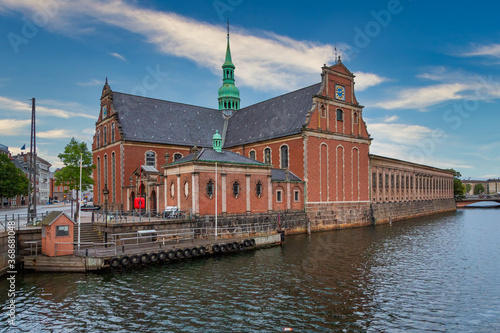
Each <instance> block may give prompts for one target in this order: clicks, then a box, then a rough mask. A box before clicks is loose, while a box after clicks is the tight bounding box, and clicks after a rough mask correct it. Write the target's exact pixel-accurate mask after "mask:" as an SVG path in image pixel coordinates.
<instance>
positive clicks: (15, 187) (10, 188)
mask: <svg viewBox="0 0 500 333" xmlns="http://www.w3.org/2000/svg"><path fill="white" fill-rule="evenodd" d="M28 184H29V181H28V178H27V177H26V175H25V174H24V172H22V171H21V170H20V169H18V168H17V167H16V165H15V164H14V162H12V161H11V160H10V158H9V156H7V155H5V154H0V197H2V198H13V197H15V196H17V195H25V196H26V195H28Z"/></svg>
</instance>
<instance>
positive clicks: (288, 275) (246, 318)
mask: <svg viewBox="0 0 500 333" xmlns="http://www.w3.org/2000/svg"><path fill="white" fill-rule="evenodd" d="M499 240H500V210H499V209H475V210H460V211H458V212H456V213H453V214H446V215H439V216H434V217H429V218H422V219H417V220H410V221H405V222H398V223H394V224H393V225H392V227H391V226H389V225H383V226H377V227H374V228H371V227H368V228H360V229H350V230H342V231H334V232H325V233H318V234H313V235H310V236H307V235H299V236H293V237H292V236H289V237H287V239H286V242H285V244H284V245H283V247H274V248H269V249H262V250H257V251H251V252H245V253H239V254H231V255H225V256H219V257H208V258H204V259H195V260H190V261H184V262H178V263H174V264H165V265H157V266H148V267H145V268H140V269H135V270H128V271H124V272H110V273H105V274H66V273H64V274H26V275H24V276H22V275H18V276H17V290H18V293H17V299H16V302H17V317H16V324H17V329H12V327H9V326H8V324H7V316H6V311H7V308H6V305H7V295H6V292H5V290H6V289H7V286H8V285H7V283H6V281H5V277H2V280H1V282H0V292H1V294H0V304H1V305H2V318H1V319H0V330H1V331H13V332H15V331H17V330H18V331H23V332H49V331H63V332H73V331H95V332H140V331H142V332H280V331H283V328H284V327H290V328H293V331H294V332H332V331H333V332H338V331H340V332H342V331H345V332H352V331H358V332H500V245H499Z"/></svg>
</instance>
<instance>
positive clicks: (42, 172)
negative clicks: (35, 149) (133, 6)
mask: <svg viewBox="0 0 500 333" xmlns="http://www.w3.org/2000/svg"><path fill="white" fill-rule="evenodd" d="M14 159H16V160H17V161H19V162H24V163H25V164H26V165H29V164H30V161H31V153H27V154H23V153H21V154H19V155H16V156H14ZM51 166H52V164H50V163H49V162H47V161H46V160H44V159H43V158H41V157H39V156H37V157H36V170H37V176H36V192H37V193H36V197H37V204H46V203H47V202H49V198H50V197H52V193H51V186H50V182H51V178H52V172H50V167H51ZM28 172H29V167H28Z"/></svg>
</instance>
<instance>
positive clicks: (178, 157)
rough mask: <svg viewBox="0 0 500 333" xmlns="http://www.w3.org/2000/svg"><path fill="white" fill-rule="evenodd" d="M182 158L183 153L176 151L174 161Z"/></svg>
mask: <svg viewBox="0 0 500 333" xmlns="http://www.w3.org/2000/svg"><path fill="white" fill-rule="evenodd" d="M181 158H182V154H181V153H175V154H174V162H175V161H177V160H179V159H181Z"/></svg>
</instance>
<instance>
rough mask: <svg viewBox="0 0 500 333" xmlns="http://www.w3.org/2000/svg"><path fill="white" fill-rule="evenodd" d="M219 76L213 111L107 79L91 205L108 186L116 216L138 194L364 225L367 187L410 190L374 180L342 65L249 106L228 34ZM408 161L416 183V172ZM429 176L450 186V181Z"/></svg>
mask: <svg viewBox="0 0 500 333" xmlns="http://www.w3.org/2000/svg"><path fill="white" fill-rule="evenodd" d="M222 69H223V84H222V87H221V88H220V89H219V97H218V109H211V108H205V107H200V106H194V105H188V104H182V103H176V102H171V101H165V100H158V99H153V98H146V97H141V96H134V95H130V94H125V93H119V92H115V91H112V90H111V88H110V86H109V85H108V83H107V81H106V84H105V85H104V88H103V90H102V96H101V110H100V113H99V117H98V120H97V122H96V133H95V136H94V141H93V145H92V150H93V158H94V164H95V165H96V166H97V168H96V169H95V170H94V180H95V185H94V202H96V203H100V204H102V203H104V202H105V200H106V198H104V196H103V194H102V193H103V189H104V188H105V187H106V188H107V189H108V190H109V197H108V202H109V205H110V207H111V208H114V209H123V210H132V209H133V208H134V199H135V198H136V197H138V196H142V197H144V198H145V204H146V209H148V210H155V211H163V210H164V209H165V208H166V207H167V206H177V207H178V208H179V209H180V210H190V211H191V212H192V213H193V214H197V215H214V214H215V207H216V205H215V200H216V197H217V213H218V214H232V213H247V214H248V213H261V212H274V211H284V210H304V209H305V210H306V211H307V212H308V216H309V218H310V219H312V220H315V221H317V222H318V223H319V224H321V223H323V222H325V221H323V220H324V219H328V218H327V217H325V216H328V215H329V216H330V218H333V219H335V220H336V221H337V223H339V224H366V223H370V222H371V213H370V203H371V202H372V201H374V200H372V195H371V186H372V184H371V183H373V185H375V186H380V187H382V186H386V187H389V188H390V189H391V190H394V191H396V187H395V183H394V179H395V178H394V177H404V175H406V177H407V178H406V179H407V180H406V181H404V178H397V179H398V183H397V184H398V186H399V187H400V188H401V189H402V186H404V184H405V183H406V182H408V179H409V178H408V177H410V173H407V174H403V173H398V174H397V176H396V173H394V174H393V175H392V177H393V178H392V183H390V182H389V181H388V180H387V181H385V179H384V181H385V182H384V184H382V183H380V184H378V183H377V182H378V181H379V176H378V174H376V175H375V174H374V175H373V176H372V175H371V174H370V173H371V171H370V159H371V158H372V157H371V155H369V147H370V143H371V140H372V139H371V138H370V135H369V134H368V131H367V128H366V124H365V122H364V121H363V106H362V105H360V104H359V103H358V101H357V99H356V96H355V94H354V75H353V74H352V73H351V72H350V71H349V70H348V69H347V68H346V67H345V66H344V64H343V63H342V62H341V60H340V57H339V59H338V60H337V61H336V63H335V64H334V65H332V66H326V65H325V66H324V67H322V68H321V82H319V83H317V84H314V85H312V86H308V87H305V88H302V89H299V90H296V91H293V92H289V93H286V94H284V95H281V96H277V97H274V98H271V99H269V100H266V101H263V102H260V103H257V104H254V105H250V106H247V107H245V108H240V97H239V90H238V88H237V87H236V86H235V76H234V70H235V66H234V64H233V62H232V59H231V52H230V47H229V35H228V37H227V51H226V58H225V62H224V64H223V65H222ZM388 160H391V159H388ZM384 162H387V161H385V160H384ZM391 163H392V164H396V165H398V164H397V160H391ZM404 163H406V164H405V167H403V169H404V168H411V171H410V169H408V172H411V175H413V176H414V177H417V176H416V175H418V173H417V172H416V171H415V170H416V169H415V168H418V165H415V164H411V163H408V162H404ZM216 168H217V172H216V170H215V169H216ZM391 168H392V169H391ZM391 168H389V169H390V170H394V166H392V167H391ZM382 169H383V168H382V167H380V170H381V171H380V172H381V173H380V179H382ZM389 169H388V170H389ZM384 170H385V169H384ZM405 170H406V169H405ZM432 170H433V172H437V173H439V172H441V175H442V176H443V177H444V178H446V184H448V185H449V181H450V175H449V173H446V172H444V171H443V170H440V169H435V168H432ZM389 174H390V172H389V171H387V175H389ZM384 175H385V171H384ZM372 178H373V179H372ZM375 178H376V179H375ZM444 178H443V179H444ZM415 182H417V179H416V178H415ZM412 184H413V183H412ZM443 184H444V183H443ZM391 185H392V187H390V186H391ZM408 186H409V185H407V187H408ZM415 186H417V183H415ZM429 186H430V183H429ZM436 186H438V185H437V183H436ZM373 189H375V187H373ZM381 193H382V192H381ZM385 193H386V192H385V190H384V194H385ZM388 193H389V189H388ZM447 193H448V192H447ZM216 194H217V195H216ZM379 199H380V198H379V197H377V200H379ZM389 199H390V198H389ZM400 199H404V198H402V197H401V198H400ZM322 211H325V212H328V213H327V214H326V215H325V214H323V215H321V214H322V213H321V212H322ZM319 228H321V227H319Z"/></svg>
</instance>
